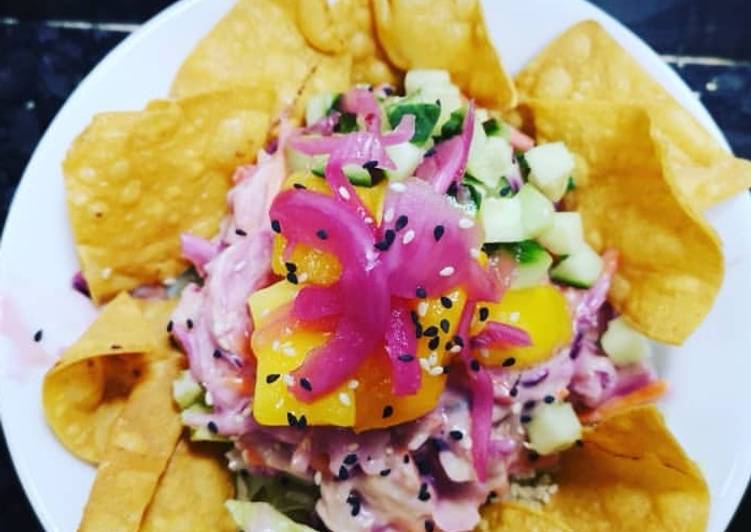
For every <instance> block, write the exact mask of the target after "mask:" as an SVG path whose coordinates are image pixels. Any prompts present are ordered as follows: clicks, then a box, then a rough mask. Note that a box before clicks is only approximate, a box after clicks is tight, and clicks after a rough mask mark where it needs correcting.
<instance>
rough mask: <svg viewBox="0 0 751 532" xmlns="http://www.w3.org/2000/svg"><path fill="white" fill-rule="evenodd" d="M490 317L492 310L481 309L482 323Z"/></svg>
mask: <svg viewBox="0 0 751 532" xmlns="http://www.w3.org/2000/svg"><path fill="white" fill-rule="evenodd" d="M488 316H490V310H488V307H480V321H485V320H487V319H488Z"/></svg>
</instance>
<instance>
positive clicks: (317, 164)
mask: <svg viewBox="0 0 751 532" xmlns="http://www.w3.org/2000/svg"><path fill="white" fill-rule="evenodd" d="M284 155H285V159H286V162H287V169H288V170H289V172H302V171H304V172H312V173H314V174H317V173H319V172H320V175H323V169H324V168H325V167H326V161H328V155H325V154H324V155H305V154H304V153H302V152H299V151H297V150H296V149H294V148H292V147H290V146H287V148H286V151H285V153H284Z"/></svg>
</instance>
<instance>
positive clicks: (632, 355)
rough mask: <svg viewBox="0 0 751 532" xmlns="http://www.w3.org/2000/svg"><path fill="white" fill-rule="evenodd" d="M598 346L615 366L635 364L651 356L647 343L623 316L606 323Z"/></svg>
mask: <svg viewBox="0 0 751 532" xmlns="http://www.w3.org/2000/svg"><path fill="white" fill-rule="evenodd" d="M600 344H601V345H602V349H603V350H604V351H605V353H606V354H607V355H608V356H609V357H610V359H611V360H612V361H613V363H614V364H615V365H616V366H627V365H629V364H636V363H637V362H641V361H642V360H644V359H646V358H648V357H650V356H651V354H652V353H651V351H652V350H651V347H650V345H649V341H648V340H647V339H646V338H645V337H644V336H643V335H641V334H640V333H638V332H637V331H635V330H634V329H632V328H631V326H630V325H629V324H628V323H626V320H625V319H624V318H623V316H619V317H618V318H615V319H614V320H611V321H610V323H608V328H607V330H606V331H605V333H604V334H603V335H602V338H600Z"/></svg>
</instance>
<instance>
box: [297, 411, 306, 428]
mask: <svg viewBox="0 0 751 532" xmlns="http://www.w3.org/2000/svg"><path fill="white" fill-rule="evenodd" d="M307 426H308V418H306V417H305V414H303V415H302V416H300V418H299V419H298V420H297V428H299V429H304V428H305V427H307Z"/></svg>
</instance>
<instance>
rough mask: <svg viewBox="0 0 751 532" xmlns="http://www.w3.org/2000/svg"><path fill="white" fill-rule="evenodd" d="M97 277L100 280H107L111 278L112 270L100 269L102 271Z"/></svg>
mask: <svg viewBox="0 0 751 532" xmlns="http://www.w3.org/2000/svg"><path fill="white" fill-rule="evenodd" d="M99 276H100V277H101V278H102V279H109V278H110V277H111V276H112V268H102V271H100V272H99Z"/></svg>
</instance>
